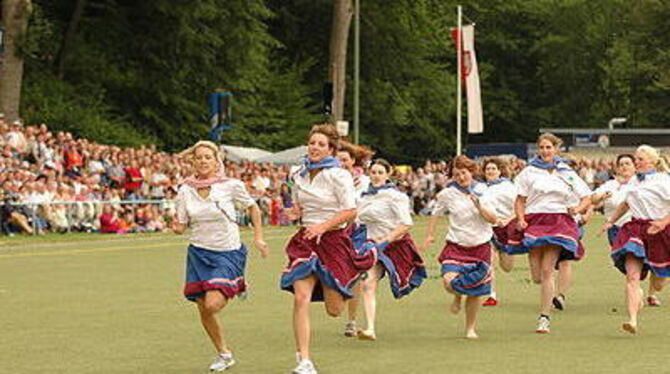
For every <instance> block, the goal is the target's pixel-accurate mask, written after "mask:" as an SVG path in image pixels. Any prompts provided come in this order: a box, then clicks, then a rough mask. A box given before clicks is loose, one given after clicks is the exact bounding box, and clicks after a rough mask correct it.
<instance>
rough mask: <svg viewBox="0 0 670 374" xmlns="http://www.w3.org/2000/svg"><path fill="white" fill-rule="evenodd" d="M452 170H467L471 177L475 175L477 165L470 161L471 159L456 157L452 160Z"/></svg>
mask: <svg viewBox="0 0 670 374" xmlns="http://www.w3.org/2000/svg"><path fill="white" fill-rule="evenodd" d="M453 168H454V169H468V170H469V171H470V173H472V175H473V176H474V175H476V174H477V169H478V167H477V163H476V162H474V161H472V159H471V158H470V157H468V156H464V155H461V156H458V157H456V158H455V159H454V164H453Z"/></svg>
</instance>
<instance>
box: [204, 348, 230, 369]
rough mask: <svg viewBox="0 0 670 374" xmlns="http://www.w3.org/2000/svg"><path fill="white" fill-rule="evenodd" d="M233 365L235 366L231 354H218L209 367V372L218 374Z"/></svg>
mask: <svg viewBox="0 0 670 374" xmlns="http://www.w3.org/2000/svg"><path fill="white" fill-rule="evenodd" d="M233 365H235V359H234V358H233V354H232V353H230V352H228V353H219V354H218V355H216V358H215V359H214V362H212V364H211V365H209V371H212V372H220V371H224V370H226V369H228V368H229V367H231V366H233Z"/></svg>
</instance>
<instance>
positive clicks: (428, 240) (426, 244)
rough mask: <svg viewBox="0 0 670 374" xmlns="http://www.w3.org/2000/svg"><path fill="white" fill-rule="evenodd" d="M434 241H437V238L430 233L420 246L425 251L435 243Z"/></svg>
mask: <svg viewBox="0 0 670 374" xmlns="http://www.w3.org/2000/svg"><path fill="white" fill-rule="evenodd" d="M433 243H435V238H434V237H433V235H428V236H426V239H425V240H424V241H423V245H422V246H421V247H419V250H420V251H422V252H423V251H425V250H426V249H428V248H430V246H431V245H433Z"/></svg>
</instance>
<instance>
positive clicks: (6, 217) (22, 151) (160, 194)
mask: <svg viewBox="0 0 670 374" xmlns="http://www.w3.org/2000/svg"><path fill="white" fill-rule="evenodd" d="M0 149H1V150H2V152H1V154H0V199H1V201H0V208H1V209H0V223H1V225H2V228H1V229H2V233H4V234H8V235H12V234H15V233H22V232H23V233H29V234H32V233H34V234H42V233H46V232H69V231H86V232H103V233H130V232H160V231H165V230H169V229H170V227H171V222H172V219H173V217H174V213H175V206H174V202H173V201H172V199H173V198H174V197H175V196H176V193H177V188H178V186H179V184H180V183H181V181H182V179H183V178H184V177H186V176H187V174H188V173H189V171H190V167H189V165H188V163H187V162H186V160H184V159H183V158H181V157H180V156H179V155H178V154H174V153H165V152H160V151H158V150H156V148H155V147H154V146H141V147H138V148H132V147H128V148H121V147H118V146H112V145H103V144H99V143H96V142H93V141H89V140H87V139H81V138H75V137H74V136H73V135H72V134H71V133H69V132H65V131H59V132H52V131H50V130H49V128H48V127H47V126H46V125H45V124H40V125H31V126H24V125H23V124H22V123H21V122H20V121H15V122H12V123H6V122H5V121H4V119H3V118H0ZM574 164H575V168H577V169H578V172H579V174H580V175H581V176H582V177H583V178H584V180H585V181H586V182H587V183H589V184H590V185H591V187H597V186H598V185H599V184H601V183H603V182H604V181H606V180H607V179H609V178H610V177H611V172H612V171H611V170H612V160H610V159H602V160H592V159H575V160H574ZM511 166H512V171H513V172H518V171H519V170H521V169H522V168H523V167H524V166H525V161H523V160H520V159H514V158H512V159H511ZM225 167H226V173H227V175H228V176H230V177H235V178H238V179H240V180H242V181H243V182H244V183H245V185H246V186H247V188H248V190H249V193H250V194H251V196H253V197H254V198H255V199H256V201H257V202H258V204H259V206H260V208H261V210H262V212H263V220H264V224H267V225H290V224H292V222H291V221H290V220H289V219H288V218H287V216H286V214H284V211H285V210H286V208H289V207H291V206H292V201H291V190H290V189H291V185H290V182H289V181H288V175H289V168H290V165H272V164H259V163H253V162H246V161H243V162H241V163H239V164H238V163H233V162H229V161H226V162H225ZM449 170H450V167H449V163H448V162H447V161H438V162H432V161H426V162H425V164H424V165H423V166H422V167H419V168H416V169H412V168H411V167H399V168H397V170H396V171H395V172H394V175H393V178H394V179H395V181H396V183H397V184H398V187H399V188H400V189H401V190H402V191H404V192H405V193H407V194H408V195H409V196H410V201H411V204H412V210H413V212H414V213H415V214H417V215H421V214H428V213H429V212H430V209H431V204H432V202H433V198H434V196H435V194H436V193H437V192H439V190H440V189H441V188H443V187H444V186H446V185H447V183H448V182H449V180H450V175H449ZM13 203H27V204H26V205H16V204H13ZM238 219H239V221H240V222H239V223H240V224H241V225H248V224H249V219H248V217H246V216H244V214H240V215H239V217H238Z"/></svg>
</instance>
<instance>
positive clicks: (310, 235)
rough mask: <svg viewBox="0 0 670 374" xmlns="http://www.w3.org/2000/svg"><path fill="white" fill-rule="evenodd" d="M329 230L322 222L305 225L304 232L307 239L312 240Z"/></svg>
mask: <svg viewBox="0 0 670 374" xmlns="http://www.w3.org/2000/svg"><path fill="white" fill-rule="evenodd" d="M326 231H328V230H327V227H325V226H323V225H322V224H320V223H318V224H316V225H310V226H307V227H305V233H304V234H303V235H304V237H305V239H307V240H312V239H314V238H317V240H318V237H320V236H321V235H323V233H325V232H326Z"/></svg>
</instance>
